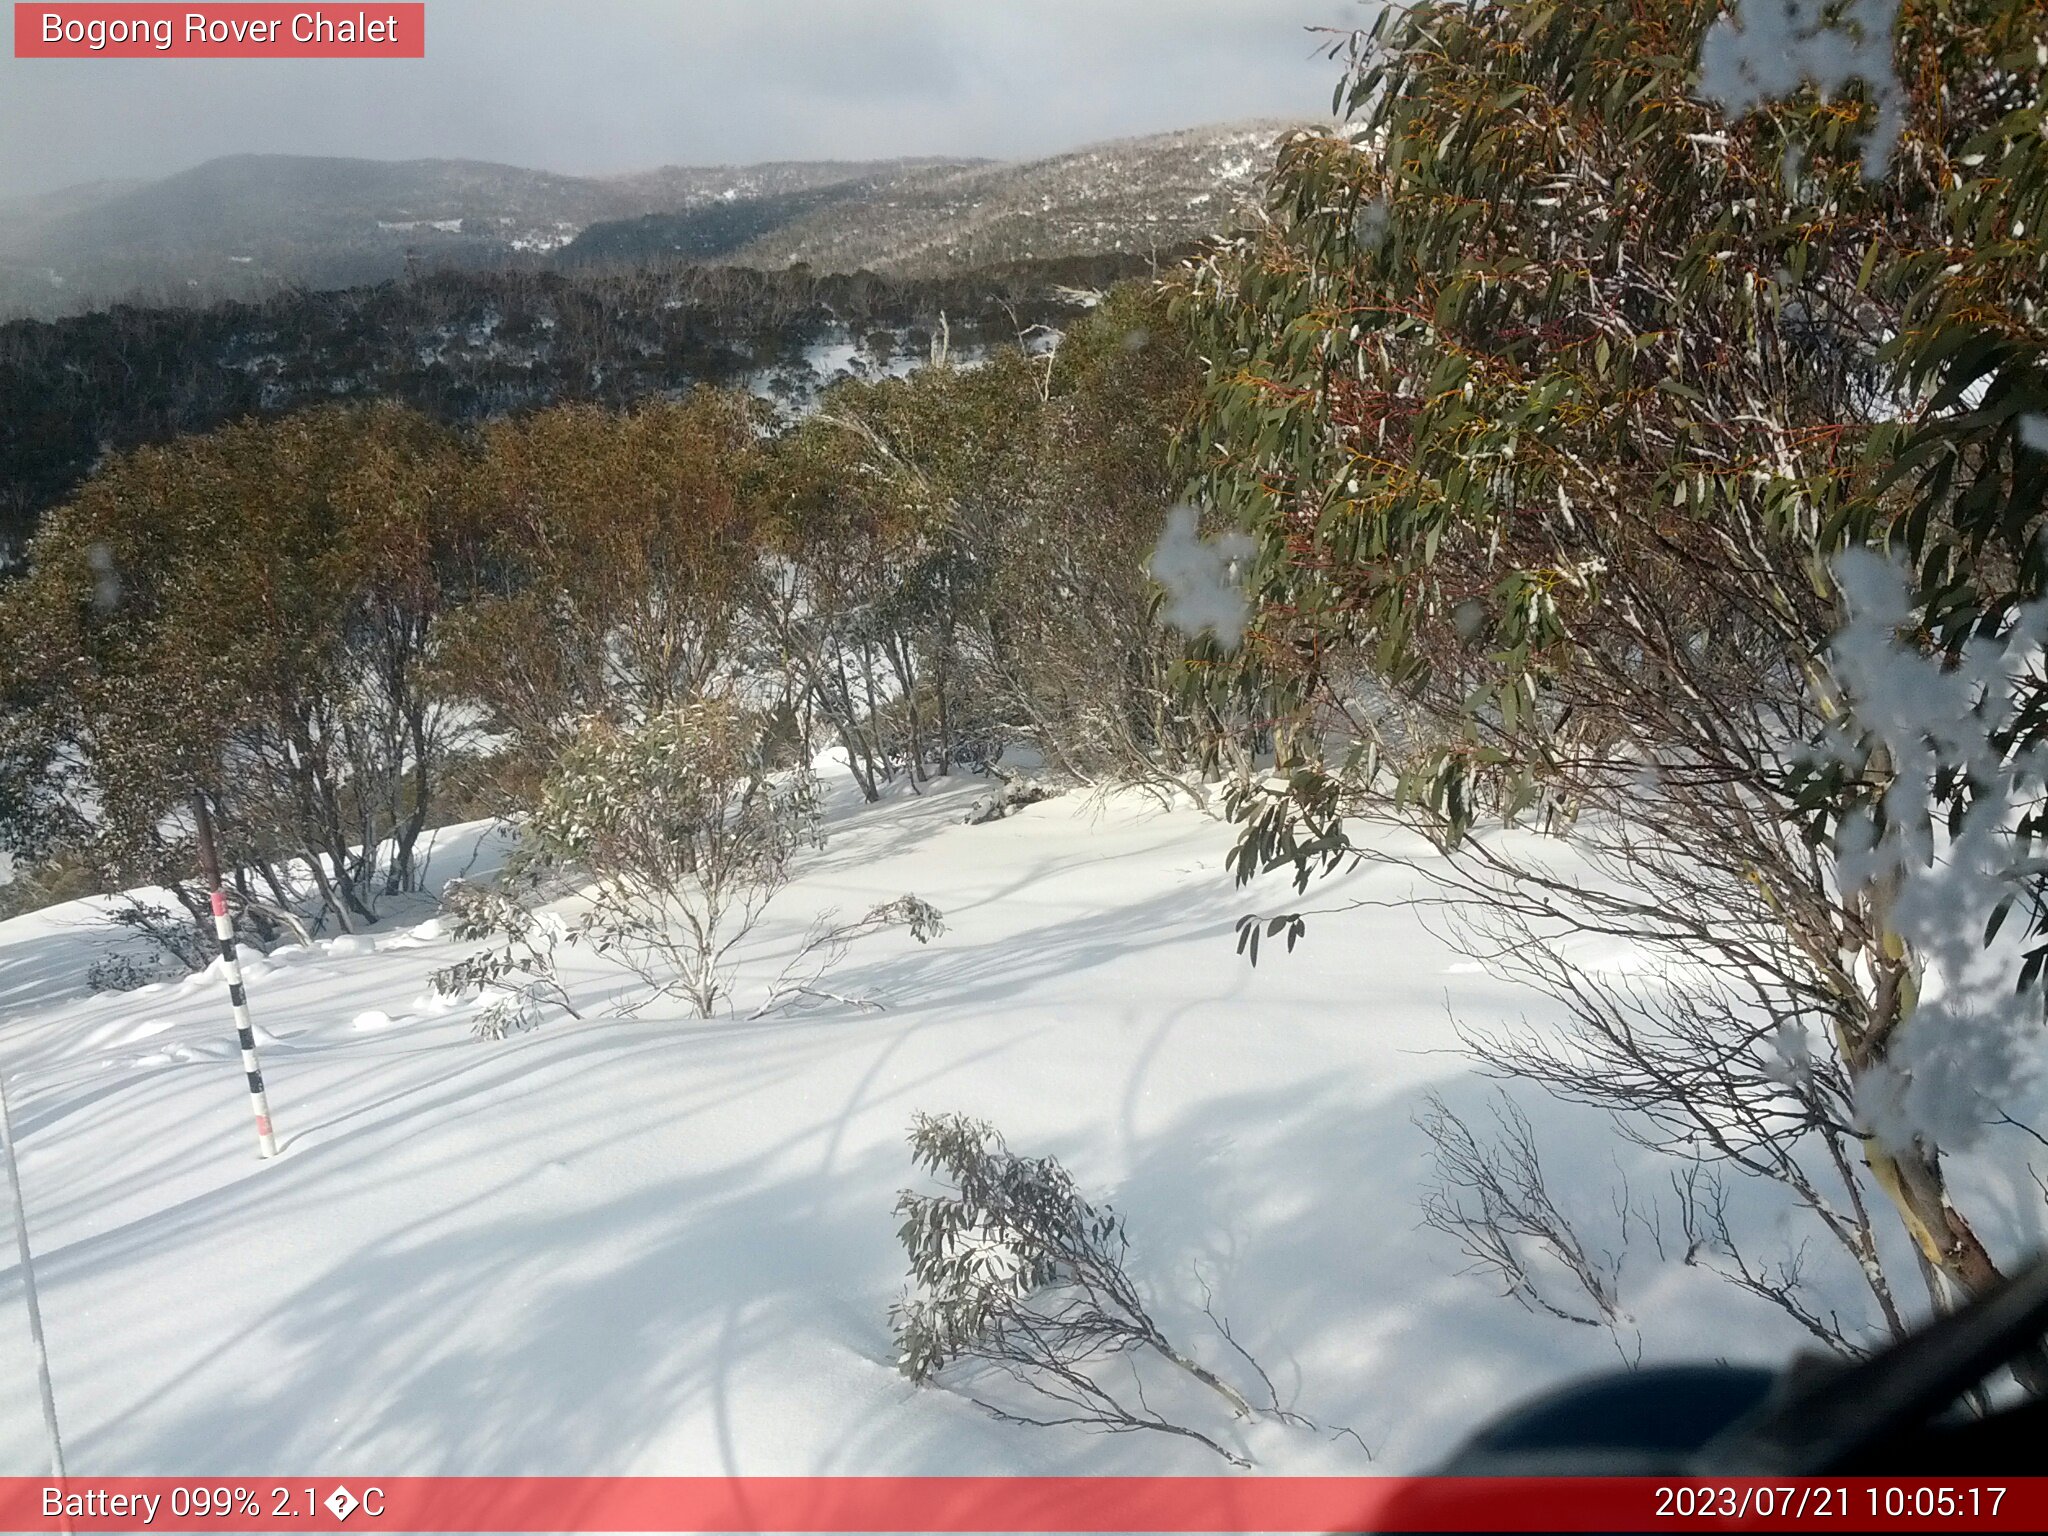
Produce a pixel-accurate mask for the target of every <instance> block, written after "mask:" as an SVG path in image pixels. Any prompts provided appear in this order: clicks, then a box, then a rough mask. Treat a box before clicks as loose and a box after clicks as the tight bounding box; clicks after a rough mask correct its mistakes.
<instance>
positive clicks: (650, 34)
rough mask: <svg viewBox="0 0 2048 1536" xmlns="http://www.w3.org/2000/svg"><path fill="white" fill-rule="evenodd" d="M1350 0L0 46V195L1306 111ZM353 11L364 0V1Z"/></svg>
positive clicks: (549, 164) (563, 12) (758, 3)
mask: <svg viewBox="0 0 2048 1536" xmlns="http://www.w3.org/2000/svg"><path fill="white" fill-rule="evenodd" d="M1370 3H1371V0H428V5H427V57H426V58H425V59H423V60H375V61H363V60H344V61H337V60H239V59H238V60H220V59H187V58H177V57H175V56H173V57H169V58H163V59H93V60H82V59H80V60H74V59H16V58H14V57H12V54H11V50H10V51H9V53H8V54H7V55H5V56H0V197H5V196H14V195H18V194H23V193H32V192H40V191H48V190H53V189H55V188H58V187H63V186H69V185H73V184H76V183H80V182H87V181H95V180H99V179H102V178H107V177H153V176H162V175H167V174H169V173H171V172H173V171H178V170H183V169H185V168H187V167H189V166H192V165H197V164H199V163H200V162H202V161H205V160H209V159H212V158H214V157H215V156H218V155H227V154H242V153H264V154H321V155H359V156H365V157H369V158H373V159H404V158H410V157H415V156H455V157H463V158H471V159H484V160H500V161H506V162H509V163H511V164H515V165H523V166H529V167H534V168H538V169H545V170H554V171H566V172H573V173H582V174H602V173H606V172H613V171H627V170H639V169H645V168H648V167H651V166H655V165H662V164H693V163H694V164H718V163H731V162H745V161H755V160H772V159H867V158H882V157H890V156H896V155H916V154H932V155H949V156H960V155H982V156H989V157H992V158H998V159H1021V158H1029V157H1032V156H1035V155H1041V154H1050V153H1053V152H1056V151H1059V150H1062V149H1069V148H1072V147H1074V146H1075V145H1078V144H1084V143H1088V142H1091V141H1093V140H1096V139H1103V138H1114V137H1119V136H1122V135H1127V134H1137V133H1150V132H1156V131H1160V130H1163V129H1168V128H1181V127H1188V126H1192V125H1194V124H1197V123H1209V122H1220V121H1228V120H1232V119H1237V118H1246V117H1267V116H1313V115H1318V114H1321V113H1324V112H1327V111H1328V109H1329V104H1330V94H1331V91H1332V89H1333V87H1334V85H1335V81H1336V68H1337V67H1336V66H1335V65H1333V64H1332V63H1331V62H1330V61H1329V60H1328V59H1326V58H1323V57H1321V56H1320V54H1319V52H1318V48H1317V40H1316V39H1315V38H1314V37H1312V36H1311V35H1310V34H1309V33H1308V32H1307V31H1306V29H1307V28H1310V27H1315V26H1340V27H1355V26H1359V25H1362V24H1363V23H1364V22H1365V21H1366V20H1367V19H1368V17H1369V12H1368V10H1367V9H1366V7H1367V5H1368V4H1370ZM370 9H372V10H374V9H375V8H374V6H372V7H370Z"/></svg>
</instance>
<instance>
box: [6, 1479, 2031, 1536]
mask: <svg viewBox="0 0 2048 1536" xmlns="http://www.w3.org/2000/svg"><path fill="white" fill-rule="evenodd" d="M67 1523H68V1525H69V1526H70V1528H71V1529H72V1530H75V1531H278V1532H285V1531H372V1532H397V1531H435V1532H439V1531H521V1532H523V1531H579V1532H580V1531H636V1532H637V1531H720V1532H723V1531H802V1532H814V1531H815V1532H854V1531H913V1532H925V1531H935V1532H936V1531H945V1532H967V1531H1030V1532H1039V1531H1044V1532H1078V1531H1111V1532H1135V1531H1171V1532H1237V1531H1375V1530H1377V1531H1500V1530H1507V1531H1654V1530H1658V1529H1663V1528H1669V1529H1671V1530H1674V1531H1675V1530H1681V1529H1682V1530H1701V1529H1706V1530H1721V1531H1785V1530H1807V1529H1811V1530H1815V1531H1907V1530H1930V1529H1935V1528H1937V1527H1938V1528H1940V1529H1943V1530H1955V1531H2039V1530H2048V1478H2038V1477H2037V1478H2026V1477H2012V1478H1981V1477H1972V1478H1947V1479H1927V1478H1775V1479H1762V1478H1721V1479H1713V1480H1703V1479H1696V1478H1620V1477H1610V1478H1506V1477H1503V1478H1395V1477H1386V1478H1380V1477H1364V1478H1343V1477H1014V1478H1013V1477H735V1478H717V1477H627V1478H584V1477H553V1478H550V1477H509V1478H507V1477H438V1478H437V1477H393V1478H374V1477H345V1478H335V1477H291V1478H279V1477H269V1476H265V1477H239V1478H214V1479H209V1480H201V1479H197V1478H161V1477H158V1478H142V1477H116V1478H84V1477H73V1478H70V1479H68V1480H66V1481H64V1482H61V1483H60V1482H58V1481H56V1480H54V1479H53V1480H47V1481H45V1480H40V1479H34V1478H25V1477H16V1478H0V1529H4V1530H8V1531H57V1530H60V1529H62V1528H63V1527H64V1525H66V1524H67Z"/></svg>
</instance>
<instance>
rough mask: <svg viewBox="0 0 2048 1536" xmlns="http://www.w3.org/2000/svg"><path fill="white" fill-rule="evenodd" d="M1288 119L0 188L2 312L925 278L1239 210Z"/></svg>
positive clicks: (1229, 220) (222, 172)
mask: <svg viewBox="0 0 2048 1536" xmlns="http://www.w3.org/2000/svg"><path fill="white" fill-rule="evenodd" d="M1287 127H1288V125H1287V124H1285V123H1282V122H1261V123H1243V124H1232V125H1227V126H1221V127H1211V128H1195V129H1189V130H1186V131H1183V132H1179V133H1168V134H1159V135H1155V136H1153V137H1150V138H1140V139H1128V140H1119V141H1116V142H1113V143H1106V144H1098V145H1094V146H1091V147H1089V148H1086V149H1080V150H1075V151H1073V152H1071V153H1068V154H1062V155H1055V156H1052V157H1050V158H1048V159H1043V160H1034V161H1029V162H1025V163H1021V164H1007V163H995V162H989V161H975V160H932V159H906V160H887V161H786V162H776V163H770V164H762V165H751V166H664V167H661V168H659V169H656V170H651V171H644V172H638V173H635V174H632V175H627V176H611V177H589V176H565V175H559V174H556V173H553V172H548V171H532V170H524V169H521V168H520V167H518V166H511V165H497V164H493V163H490V162H488V161H478V160H400V161H386V160H348V159H331V158H321V157H310V156H294V155H236V156H231V157H229V158H226V159H222V160H212V161H209V162H207V163H206V164H204V165H201V166H197V167H195V168H194V169H192V170H189V171H184V172H181V173H179V174H178V175H175V176H168V177H165V178H163V179H162V180H159V181H152V182H145V183H122V182H100V183H95V184H93V185H91V186H86V187H75V188H67V189H65V190H63V191H60V192H55V193H48V194H43V195H41V196H39V197H34V198H18V199H14V200H12V201H8V202H0V318H7V317H11V316H31V317H40V318H54V317H58V316H62V315H66V314H75V313H79V312H83V311H89V310H93V309H98V308H104V307H105V306H106V305H108V304H109V303H112V302H117V301H126V302H142V303H152V304H165V303H174V304H175V303H193V302H211V301H215V300H219V299H242V300H253V299H261V298H263V297H265V296H267V295H270V294H274V293H277V292H280V291H283V290H286V289H293V288H306V289H316V290H328V289H340V288H349V287H356V286H360V285H363V284H368V283H377V282H384V281H387V280H389V279H391V278H395V277H399V276H402V275H404V274H405V273H406V272H407V271H408V270H409V269H411V270H417V271H434V270H442V269H458V270H483V269H500V270H505V269H529V270H530V269H536V268H545V267H561V268H565V269H578V268H589V267H614V266H622V265H623V266H630V265H636V264H644V263H650V262H652V263H657V264H659V263H663V262H669V263H672V262H675V261H722V262H729V263H732V264H734V265H740V266H753V267H763V268H778V267H784V266H789V265H792V264H794V263H799V262H801V263H805V264H808V265H809V266H811V267H812V268H813V269H815V270H817V271H821V272H826V271H832V272H851V271H857V270H860V269H862V268H867V269H870V270H874V271H888V272H901V273H905V274H912V275H933V274H939V273H945V272H955V271H963V270H966V269H968V268H973V267H983V266H987V265H989V264H991V263H1001V262H1011V261H1031V260H1040V259H1053V258H1060V257H1069V256H1092V255H1103V254H1112V253H1136V254H1140V255H1143V254H1146V253H1149V252H1152V251H1156V250H1163V249H1166V248H1169V247H1173V246H1178V245H1183V244H1185V243H1186V242H1188V241H1190V240H1193V239H1197V238H1200V237H1201V236H1204V235H1208V234H1212V233H1216V232H1218V231H1220V230H1223V229H1226V228H1228V227H1229V226H1230V225H1232V224H1234V223H1236V222H1238V221H1240V220H1241V219H1242V218H1244V217H1245V216H1246V215H1247V213H1248V212H1249V211H1250V209H1251V208H1252V206H1253V205H1254V204H1255V202H1256V200H1257V196H1258V188H1259V184H1260V180H1261V177H1262V176H1263V174H1264V172H1265V170H1266V169H1267V167H1268V166H1269V165H1270V164H1271V161H1272V150H1273V144H1274V141H1275V140H1276V139H1277V138H1278V137H1279V135H1280V134H1281V133H1283V132H1284V131H1285V130H1286V128H1287Z"/></svg>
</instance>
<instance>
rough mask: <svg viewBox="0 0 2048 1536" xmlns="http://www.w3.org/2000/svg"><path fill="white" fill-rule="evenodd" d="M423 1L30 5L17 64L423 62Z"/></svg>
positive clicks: (22, 17) (17, 10)
mask: <svg viewBox="0 0 2048 1536" xmlns="http://www.w3.org/2000/svg"><path fill="white" fill-rule="evenodd" d="M426 54H427V8H426V6H425V5H424V4H422V3H412V4H383V3H378V0H371V3H369V4H360V3H359V4H356V5H268V4H263V5H246V4H234V5H125V4H89V5H65V4H55V5H24V4H17V5H16V6H15V7H14V56H15V57H16V58H17V59H422V58H425V57H426Z"/></svg>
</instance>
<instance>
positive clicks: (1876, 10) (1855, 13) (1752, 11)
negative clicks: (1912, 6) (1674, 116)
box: [1700, 0, 1905, 181]
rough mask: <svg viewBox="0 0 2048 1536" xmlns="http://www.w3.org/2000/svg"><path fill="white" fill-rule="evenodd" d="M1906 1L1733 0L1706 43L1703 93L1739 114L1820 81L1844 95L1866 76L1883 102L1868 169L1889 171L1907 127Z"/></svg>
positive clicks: (1871, 175)
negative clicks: (1897, 34)
mask: <svg viewBox="0 0 2048 1536" xmlns="http://www.w3.org/2000/svg"><path fill="white" fill-rule="evenodd" d="M1898 15H1899V0H1846V3H1842V0H1734V5H1733V8H1732V9H1730V10H1728V11H1725V12H1723V13H1722V15H1721V16H1720V17H1718V18H1717V19H1716V20H1715V22H1714V24H1713V26H1712V27H1710V28H1708V29H1707V35H1706V37H1705V38H1704V39H1702V41H1701V43H1700V94H1701V95H1702V96H1703V97H1705V98H1707V99H1708V100H1710V101H1716V102H1719V103H1720V104H1721V106H1722V107H1724V108H1725V109H1726V110H1728V111H1729V112H1731V113H1733V114H1735V115H1736V116H1738V117H1740V116H1742V115H1744V114H1745V113H1748V112H1750V111H1753V110H1754V109H1755V108H1757V107H1759V106H1762V105H1763V104H1764V103H1765V102H1769V101H1780V100H1783V99H1785V98H1786V97H1789V96H1791V95H1792V94H1794V93H1795V92H1796V91H1798V90H1799V88H1800V87H1801V86H1802V85H1806V84H1809V83H1811V84H1813V85H1815V86H1816V87H1818V88H1819V90H1820V92H1821V94H1822V95H1823V96H1824V97H1826V96H1834V95H1838V94H1840V93H1841V92H1842V91H1844V90H1845V89H1847V88H1848V86H1849V85H1850V84H1851V83H1853V82H1856V81H1861V82H1862V83H1863V86H1864V88H1865V90H1866V91H1868V92H1869V95H1870V98H1871V100H1872V101H1873V102H1874V103H1875V104H1876V107H1877V118H1876V121H1875V122H1874V123H1873V125H1872V127H1871V130H1870V135H1869V137H1868V138H1867V139H1866V140H1865V141H1864V145H1863V174H1864V177H1865V178H1866V179H1867V180H1872V181H1875V180H1877V179H1878V178H1880V177H1882V176H1883V175H1884V173H1885V171H1886V169H1887V168H1888V167H1889V166H1890V164H1891V158H1892V151H1893V150H1894V149H1895V148H1896V147H1897V146H1898V142H1899V136H1900V134H1902V133H1903V132H1904V131H1905V106H1904V101H1905V89H1904V87H1903V86H1901V85H1900V83H1899V77H1898V74H1897V72H1896V71H1895V70H1894V69H1893V67H1892V32H1893V29H1894V27H1895V26H1896V25H1897V23H1898Z"/></svg>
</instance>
